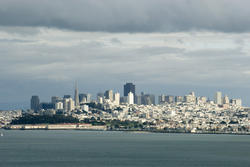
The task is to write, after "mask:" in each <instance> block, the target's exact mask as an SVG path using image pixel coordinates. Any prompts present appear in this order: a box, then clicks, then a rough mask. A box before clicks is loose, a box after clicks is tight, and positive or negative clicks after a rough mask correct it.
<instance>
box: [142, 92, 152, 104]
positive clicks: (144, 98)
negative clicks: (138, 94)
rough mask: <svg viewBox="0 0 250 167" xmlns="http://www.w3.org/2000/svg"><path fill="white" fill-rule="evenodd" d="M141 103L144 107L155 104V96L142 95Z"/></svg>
mask: <svg viewBox="0 0 250 167" xmlns="http://www.w3.org/2000/svg"><path fill="white" fill-rule="evenodd" d="M141 102H142V104H144V105H151V104H155V95H153V94H142V98H141Z"/></svg>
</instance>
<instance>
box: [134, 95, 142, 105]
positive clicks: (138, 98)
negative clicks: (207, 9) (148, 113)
mask: <svg viewBox="0 0 250 167" xmlns="http://www.w3.org/2000/svg"><path fill="white" fill-rule="evenodd" d="M135 104H138V105H141V104H142V103H141V95H136V96H135Z"/></svg>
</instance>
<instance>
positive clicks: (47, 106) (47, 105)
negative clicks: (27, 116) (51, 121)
mask: <svg viewBox="0 0 250 167" xmlns="http://www.w3.org/2000/svg"><path fill="white" fill-rule="evenodd" d="M54 108H55V104H53V103H46V102H43V103H40V109H43V110H49V109H54Z"/></svg>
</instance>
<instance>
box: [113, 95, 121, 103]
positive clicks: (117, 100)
mask: <svg viewBox="0 0 250 167" xmlns="http://www.w3.org/2000/svg"><path fill="white" fill-rule="evenodd" d="M114 103H115V105H120V93H115V95H114Z"/></svg>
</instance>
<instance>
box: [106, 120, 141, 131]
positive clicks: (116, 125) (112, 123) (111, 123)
mask: <svg viewBox="0 0 250 167" xmlns="http://www.w3.org/2000/svg"><path fill="white" fill-rule="evenodd" d="M106 125H107V126H108V127H110V129H126V130H128V129H130V130H142V129H143V124H141V123H139V122H136V121H120V120H107V121H106Z"/></svg>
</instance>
